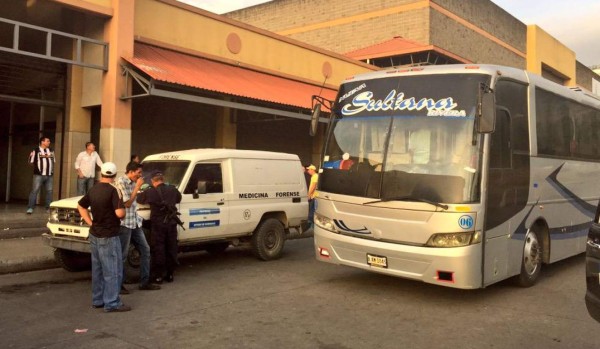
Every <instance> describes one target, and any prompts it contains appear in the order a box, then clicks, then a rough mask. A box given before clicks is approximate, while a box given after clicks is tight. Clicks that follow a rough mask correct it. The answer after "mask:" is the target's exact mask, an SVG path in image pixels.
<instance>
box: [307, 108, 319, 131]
mask: <svg viewBox="0 0 600 349" xmlns="http://www.w3.org/2000/svg"><path fill="white" fill-rule="evenodd" d="M320 116H321V103H317V104H315V107H314V108H313V110H312V116H311V118H310V130H309V131H308V134H309V135H310V136H311V137H313V136H314V135H316V134H317V127H318V126H319V117H320Z"/></svg>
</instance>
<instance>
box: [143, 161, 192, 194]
mask: <svg viewBox="0 0 600 349" xmlns="http://www.w3.org/2000/svg"><path fill="white" fill-rule="evenodd" d="M143 165H144V170H143V174H142V176H143V177H144V181H145V182H146V183H148V184H150V183H151V181H150V176H151V175H152V173H154V172H155V171H160V172H162V173H163V175H164V176H165V183H167V184H170V185H174V186H175V187H177V188H179V186H180V185H181V181H182V180H183V176H184V175H185V172H186V171H187V169H188V167H189V166H190V162H189V161H144V162H143Z"/></svg>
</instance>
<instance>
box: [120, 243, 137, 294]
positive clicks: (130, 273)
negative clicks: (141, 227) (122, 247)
mask: <svg viewBox="0 0 600 349" xmlns="http://www.w3.org/2000/svg"><path fill="white" fill-rule="evenodd" d="M140 260H141V255H140V251H138V249H137V248H135V246H134V245H133V244H132V243H130V244H129V251H127V258H125V263H123V271H124V272H125V280H124V281H123V282H124V283H126V284H136V283H138V282H140Z"/></svg>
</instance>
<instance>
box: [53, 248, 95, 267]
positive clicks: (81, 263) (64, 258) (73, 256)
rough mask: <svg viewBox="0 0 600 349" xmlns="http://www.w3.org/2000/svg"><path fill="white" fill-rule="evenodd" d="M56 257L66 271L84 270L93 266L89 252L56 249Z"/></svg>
mask: <svg viewBox="0 0 600 349" xmlns="http://www.w3.org/2000/svg"><path fill="white" fill-rule="evenodd" d="M54 259H55V260H56V261H57V262H58V264H59V265H60V266H61V267H62V268H63V269H65V270H66V271H73V272H74V271H84V270H89V269H90V268H91V267H92V258H91V256H90V254H89V253H83V252H77V251H70V250H63V249H62V248H57V249H56V250H54Z"/></svg>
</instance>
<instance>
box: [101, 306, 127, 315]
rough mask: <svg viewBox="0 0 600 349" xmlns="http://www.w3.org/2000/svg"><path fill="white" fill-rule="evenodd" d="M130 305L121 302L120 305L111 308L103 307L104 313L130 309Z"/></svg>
mask: <svg viewBox="0 0 600 349" xmlns="http://www.w3.org/2000/svg"><path fill="white" fill-rule="evenodd" d="M130 310H131V307H130V306H128V305H125V304H121V306H120V307H118V308H112V309H104V312H105V313H122V312H125V311H130Z"/></svg>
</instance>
